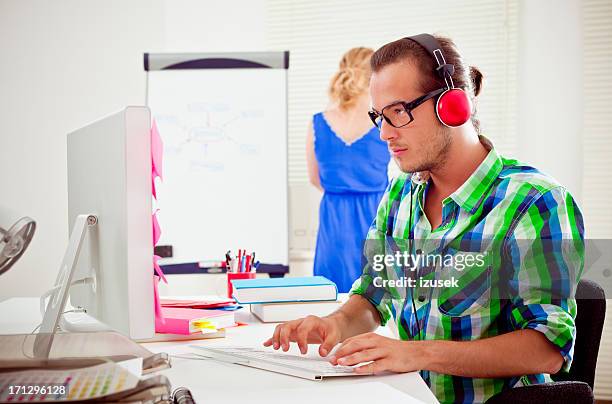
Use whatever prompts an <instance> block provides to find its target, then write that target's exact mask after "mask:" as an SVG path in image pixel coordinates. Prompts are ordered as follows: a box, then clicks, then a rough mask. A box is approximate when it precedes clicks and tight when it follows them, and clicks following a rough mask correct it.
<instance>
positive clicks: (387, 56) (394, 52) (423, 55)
mask: <svg viewBox="0 0 612 404" xmlns="http://www.w3.org/2000/svg"><path fill="white" fill-rule="evenodd" d="M434 38H436V40H437V41H438V42H439V43H440V47H441V48H442V53H443V54H444V59H445V60H446V63H448V64H452V65H454V66H455V72H454V73H453V75H452V78H453V83H454V85H455V87H458V88H462V89H463V90H464V91H465V92H466V93H467V95H468V97H470V99H471V100H472V104H473V105H474V113H473V114H472V124H473V125H474V128H475V129H476V131H477V132H478V133H480V121H479V120H478V117H477V114H476V100H475V98H476V96H478V94H480V90H481V89H482V80H483V76H482V73H481V72H480V70H478V69H477V68H476V67H474V66H467V65H466V64H465V63H464V62H463V58H462V57H461V54H460V53H459V51H458V50H457V46H456V45H455V43H454V42H453V40H452V39H450V38H447V37H444V36H440V35H434ZM404 60H407V61H409V62H410V63H413V64H414V65H415V66H417V68H418V69H419V72H420V83H419V84H420V90H421V91H422V92H423V93H424V94H425V93H428V92H430V91H434V90H436V89H438V88H441V87H445V86H446V84H445V82H444V79H443V78H442V77H440V76H439V75H438V74H437V73H436V71H435V69H436V67H437V63H436V61H435V60H434V58H433V56H431V55H430V54H429V53H428V52H427V51H426V50H425V49H424V48H423V47H422V46H421V45H419V44H418V43H416V42H414V41H412V40H410V39H406V38H402V39H398V40H397V41H393V42H390V43H388V44H386V45H384V46H383V47H381V48H379V49H378V50H377V51H376V52H374V54H373V55H372V58H371V59H370V66H371V68H372V72H373V73H376V72H378V71H380V70H381V69H382V68H383V67H385V66H388V65H390V64H393V63H397V62H401V61H404Z"/></svg>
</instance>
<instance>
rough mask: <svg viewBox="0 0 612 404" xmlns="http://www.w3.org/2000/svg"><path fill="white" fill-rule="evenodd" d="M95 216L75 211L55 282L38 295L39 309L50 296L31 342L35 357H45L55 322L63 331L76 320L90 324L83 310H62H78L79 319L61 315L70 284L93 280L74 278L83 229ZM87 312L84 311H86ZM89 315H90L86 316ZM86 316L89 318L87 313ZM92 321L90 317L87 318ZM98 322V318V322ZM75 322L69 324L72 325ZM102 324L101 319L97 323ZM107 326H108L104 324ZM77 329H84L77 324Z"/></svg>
mask: <svg viewBox="0 0 612 404" xmlns="http://www.w3.org/2000/svg"><path fill="white" fill-rule="evenodd" d="M97 223H98V218H97V216H96V215H93V214H85V215H78V216H77V217H76V220H75V222H74V226H73V228H72V232H71V233H70V240H69V241H68V247H67V248H66V252H65V254H64V258H63V259H62V263H61V265H60V270H59V273H58V275H57V279H56V281H55V286H54V287H53V289H51V290H50V291H49V292H48V293H46V294H45V295H43V296H42V297H41V311H42V308H43V307H44V301H45V297H46V296H48V297H49V302H48V303H47V305H46V309H45V310H44V315H43V321H42V324H41V326H40V331H39V334H37V336H36V340H35V342H34V355H35V356H36V357H37V358H48V357H49V352H50V351H51V346H52V344H53V336H54V334H55V333H56V332H57V328H58V326H60V324H62V325H63V327H62V328H63V329H64V330H66V331H69V330H70V331H73V330H74V329H75V328H79V324H82V325H83V327H84V328H91V327H92V326H91V325H88V326H84V322H83V317H82V316H83V315H84V314H85V313H65V314H79V315H81V319H80V320H79V321H74V320H73V321H69V320H68V321H66V320H67V319H66V317H63V318H62V316H63V315H64V309H65V308H66V303H67V300H68V291H69V289H70V287H71V286H72V285H73V284H77V283H88V282H93V281H94V279H93V278H91V277H90V278H85V279H79V280H76V281H73V280H72V278H73V276H74V272H75V269H76V264H77V260H78V258H79V253H80V251H81V246H82V244H83V239H84V238H85V234H86V232H87V231H88V230H89V229H91V228H93V227H94V226H96V224H97ZM85 315H86V314H85ZM87 317H89V316H87ZM89 319H92V318H91V317H89ZM87 322H88V323H90V324H91V321H87ZM98 323H99V322H98ZM72 324H74V325H75V326H74V327H72V326H71V325H72ZM99 324H102V323H99ZM105 329H106V330H107V329H108V327H106V328H105ZM79 331H83V328H80V329H79Z"/></svg>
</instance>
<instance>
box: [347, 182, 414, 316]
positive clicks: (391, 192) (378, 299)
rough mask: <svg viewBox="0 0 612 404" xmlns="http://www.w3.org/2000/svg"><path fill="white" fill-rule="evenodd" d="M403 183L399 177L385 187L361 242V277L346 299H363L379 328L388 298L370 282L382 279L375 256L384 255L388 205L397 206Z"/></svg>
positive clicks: (388, 311)
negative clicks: (369, 306) (362, 245)
mask: <svg viewBox="0 0 612 404" xmlns="http://www.w3.org/2000/svg"><path fill="white" fill-rule="evenodd" d="M405 182H406V176H405V174H404V175H400V176H399V177H397V178H396V179H394V180H393V181H392V182H391V183H389V185H388V187H387V190H386V191H385V193H384V195H383V197H382V199H381V201H380V203H379V205H378V210H377V212H376V218H375V219H374V222H373V223H372V225H371V226H370V229H369V231H368V235H367V237H366V240H365V242H364V247H363V254H362V257H361V258H362V268H363V271H362V274H361V276H360V277H359V278H358V279H357V280H356V281H355V282H354V283H353V285H352V287H351V290H350V292H349V295H360V296H363V297H364V298H365V299H367V300H368V301H369V302H370V303H371V304H372V305H373V306H374V307H375V308H376V310H377V311H378V314H379V315H380V324H381V325H383V326H384V325H385V324H386V323H387V321H389V319H390V318H391V316H392V310H393V305H392V297H391V296H392V294H391V292H390V291H389V290H388V289H387V288H385V287H382V286H376V284H375V282H374V279H375V278H376V277H381V276H382V277H384V275H385V274H384V272H385V271H382V272H381V271H380V270H379V269H378V270H377V269H376V268H377V266H376V261H375V260H376V258H375V257H376V256H378V257H383V256H384V255H385V242H386V238H387V236H386V235H387V234H388V230H392V229H388V226H390V225H389V223H388V221H389V210H390V208H389V207H390V204H391V203H399V199H400V196H401V190H402V188H403V187H404V184H405Z"/></svg>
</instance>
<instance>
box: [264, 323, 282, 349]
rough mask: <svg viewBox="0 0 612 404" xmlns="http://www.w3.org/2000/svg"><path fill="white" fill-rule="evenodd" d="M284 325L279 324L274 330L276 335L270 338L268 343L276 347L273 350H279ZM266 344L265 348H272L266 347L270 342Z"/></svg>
mask: <svg viewBox="0 0 612 404" xmlns="http://www.w3.org/2000/svg"><path fill="white" fill-rule="evenodd" d="M283 325H284V324H279V325H277V326H276V327H275V328H274V334H272V338H270V339H269V340H268V341H269V342H270V345H274V346H273V348H274V349H278V347H279V346H280V342H279V341H280V330H281V328H282V327H283ZM268 341H266V342H264V345H265V346H270V345H266V343H267V342H268Z"/></svg>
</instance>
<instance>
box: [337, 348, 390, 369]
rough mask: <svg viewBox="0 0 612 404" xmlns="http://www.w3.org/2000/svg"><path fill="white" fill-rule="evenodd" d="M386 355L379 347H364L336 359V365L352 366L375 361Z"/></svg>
mask: <svg viewBox="0 0 612 404" xmlns="http://www.w3.org/2000/svg"><path fill="white" fill-rule="evenodd" d="M384 357H386V351H385V350H383V349H381V348H372V349H364V350H363V351H359V352H355V353H354V354H351V355H348V356H345V357H343V358H339V359H338V361H337V362H338V365H342V366H353V365H357V364H359V363H363V362H369V361H375V360H377V359H382V358H384Z"/></svg>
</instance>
